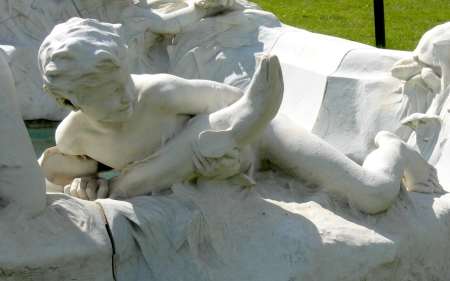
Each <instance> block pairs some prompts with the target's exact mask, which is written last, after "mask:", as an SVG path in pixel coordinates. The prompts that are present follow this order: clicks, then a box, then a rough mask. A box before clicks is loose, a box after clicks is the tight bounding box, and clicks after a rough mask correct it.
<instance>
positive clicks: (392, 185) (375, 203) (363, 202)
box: [356, 182, 400, 215]
mask: <svg viewBox="0 0 450 281" xmlns="http://www.w3.org/2000/svg"><path fill="white" fill-rule="evenodd" d="M368 190H369V192H368V193H367V194H366V196H365V197H364V198H358V200H357V202H356V204H357V207H358V208H359V209H360V210H361V211H363V212H365V213H367V214H370V215H375V214H379V213H382V212H384V211H386V210H388V209H389V208H390V207H391V206H392V205H393V204H394V202H395V200H396V198H397V196H398V193H399V191H400V183H397V182H389V183H385V184H383V185H381V186H376V187H369V188H368Z"/></svg>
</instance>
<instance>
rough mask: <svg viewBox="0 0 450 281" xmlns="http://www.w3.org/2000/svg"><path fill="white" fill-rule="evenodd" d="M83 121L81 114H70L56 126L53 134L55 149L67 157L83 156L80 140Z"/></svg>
mask: <svg viewBox="0 0 450 281" xmlns="http://www.w3.org/2000/svg"><path fill="white" fill-rule="evenodd" d="M83 124H85V120H84V117H83V115H82V113H81V112H71V113H70V114H69V115H68V116H67V117H66V118H64V119H63V121H62V122H61V123H60V124H59V125H58V127H57V128H56V132H55V142H56V147H57V148H58V150H59V151H61V152H62V153H64V154H69V155H83V153H82V145H81V143H80V142H81V138H80V136H81V135H82V128H83V127H84V125H83Z"/></svg>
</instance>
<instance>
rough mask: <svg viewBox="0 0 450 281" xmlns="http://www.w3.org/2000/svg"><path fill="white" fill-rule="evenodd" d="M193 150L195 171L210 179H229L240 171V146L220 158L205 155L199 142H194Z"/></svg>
mask: <svg viewBox="0 0 450 281" xmlns="http://www.w3.org/2000/svg"><path fill="white" fill-rule="evenodd" d="M192 150H193V152H194V156H193V157H192V162H193V163H194V167H195V173H196V174H197V175H199V176H202V177H205V178H210V179H227V178H230V177H232V176H234V175H237V174H239V172H240V168H241V163H240V151H239V149H238V148H233V149H231V150H229V151H227V152H226V153H225V154H224V155H223V156H221V157H219V158H215V157H206V156H204V155H203V154H202V152H201V149H200V148H199V146H198V144H197V143H195V144H193V146H192Z"/></svg>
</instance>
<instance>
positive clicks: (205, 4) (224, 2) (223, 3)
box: [195, 0, 235, 9]
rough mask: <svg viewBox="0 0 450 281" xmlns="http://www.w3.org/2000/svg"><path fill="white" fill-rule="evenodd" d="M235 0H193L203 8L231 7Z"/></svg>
mask: <svg viewBox="0 0 450 281" xmlns="http://www.w3.org/2000/svg"><path fill="white" fill-rule="evenodd" d="M234 3H235V0H195V5H196V6H197V7H200V8H204V9H215V8H221V9H227V8H231V7H232V6H233V5H234Z"/></svg>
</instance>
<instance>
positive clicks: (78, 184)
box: [64, 177, 109, 201]
mask: <svg viewBox="0 0 450 281" xmlns="http://www.w3.org/2000/svg"><path fill="white" fill-rule="evenodd" d="M64 193H66V194H68V195H71V196H74V197H78V198H80V199H84V200H90V201H94V200H96V199H102V198H106V197H107V196H108V193H109V187H108V181H107V180H105V179H98V178H95V177H83V178H75V179H74V180H73V181H72V183H71V184H68V185H66V186H65V187H64Z"/></svg>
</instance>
